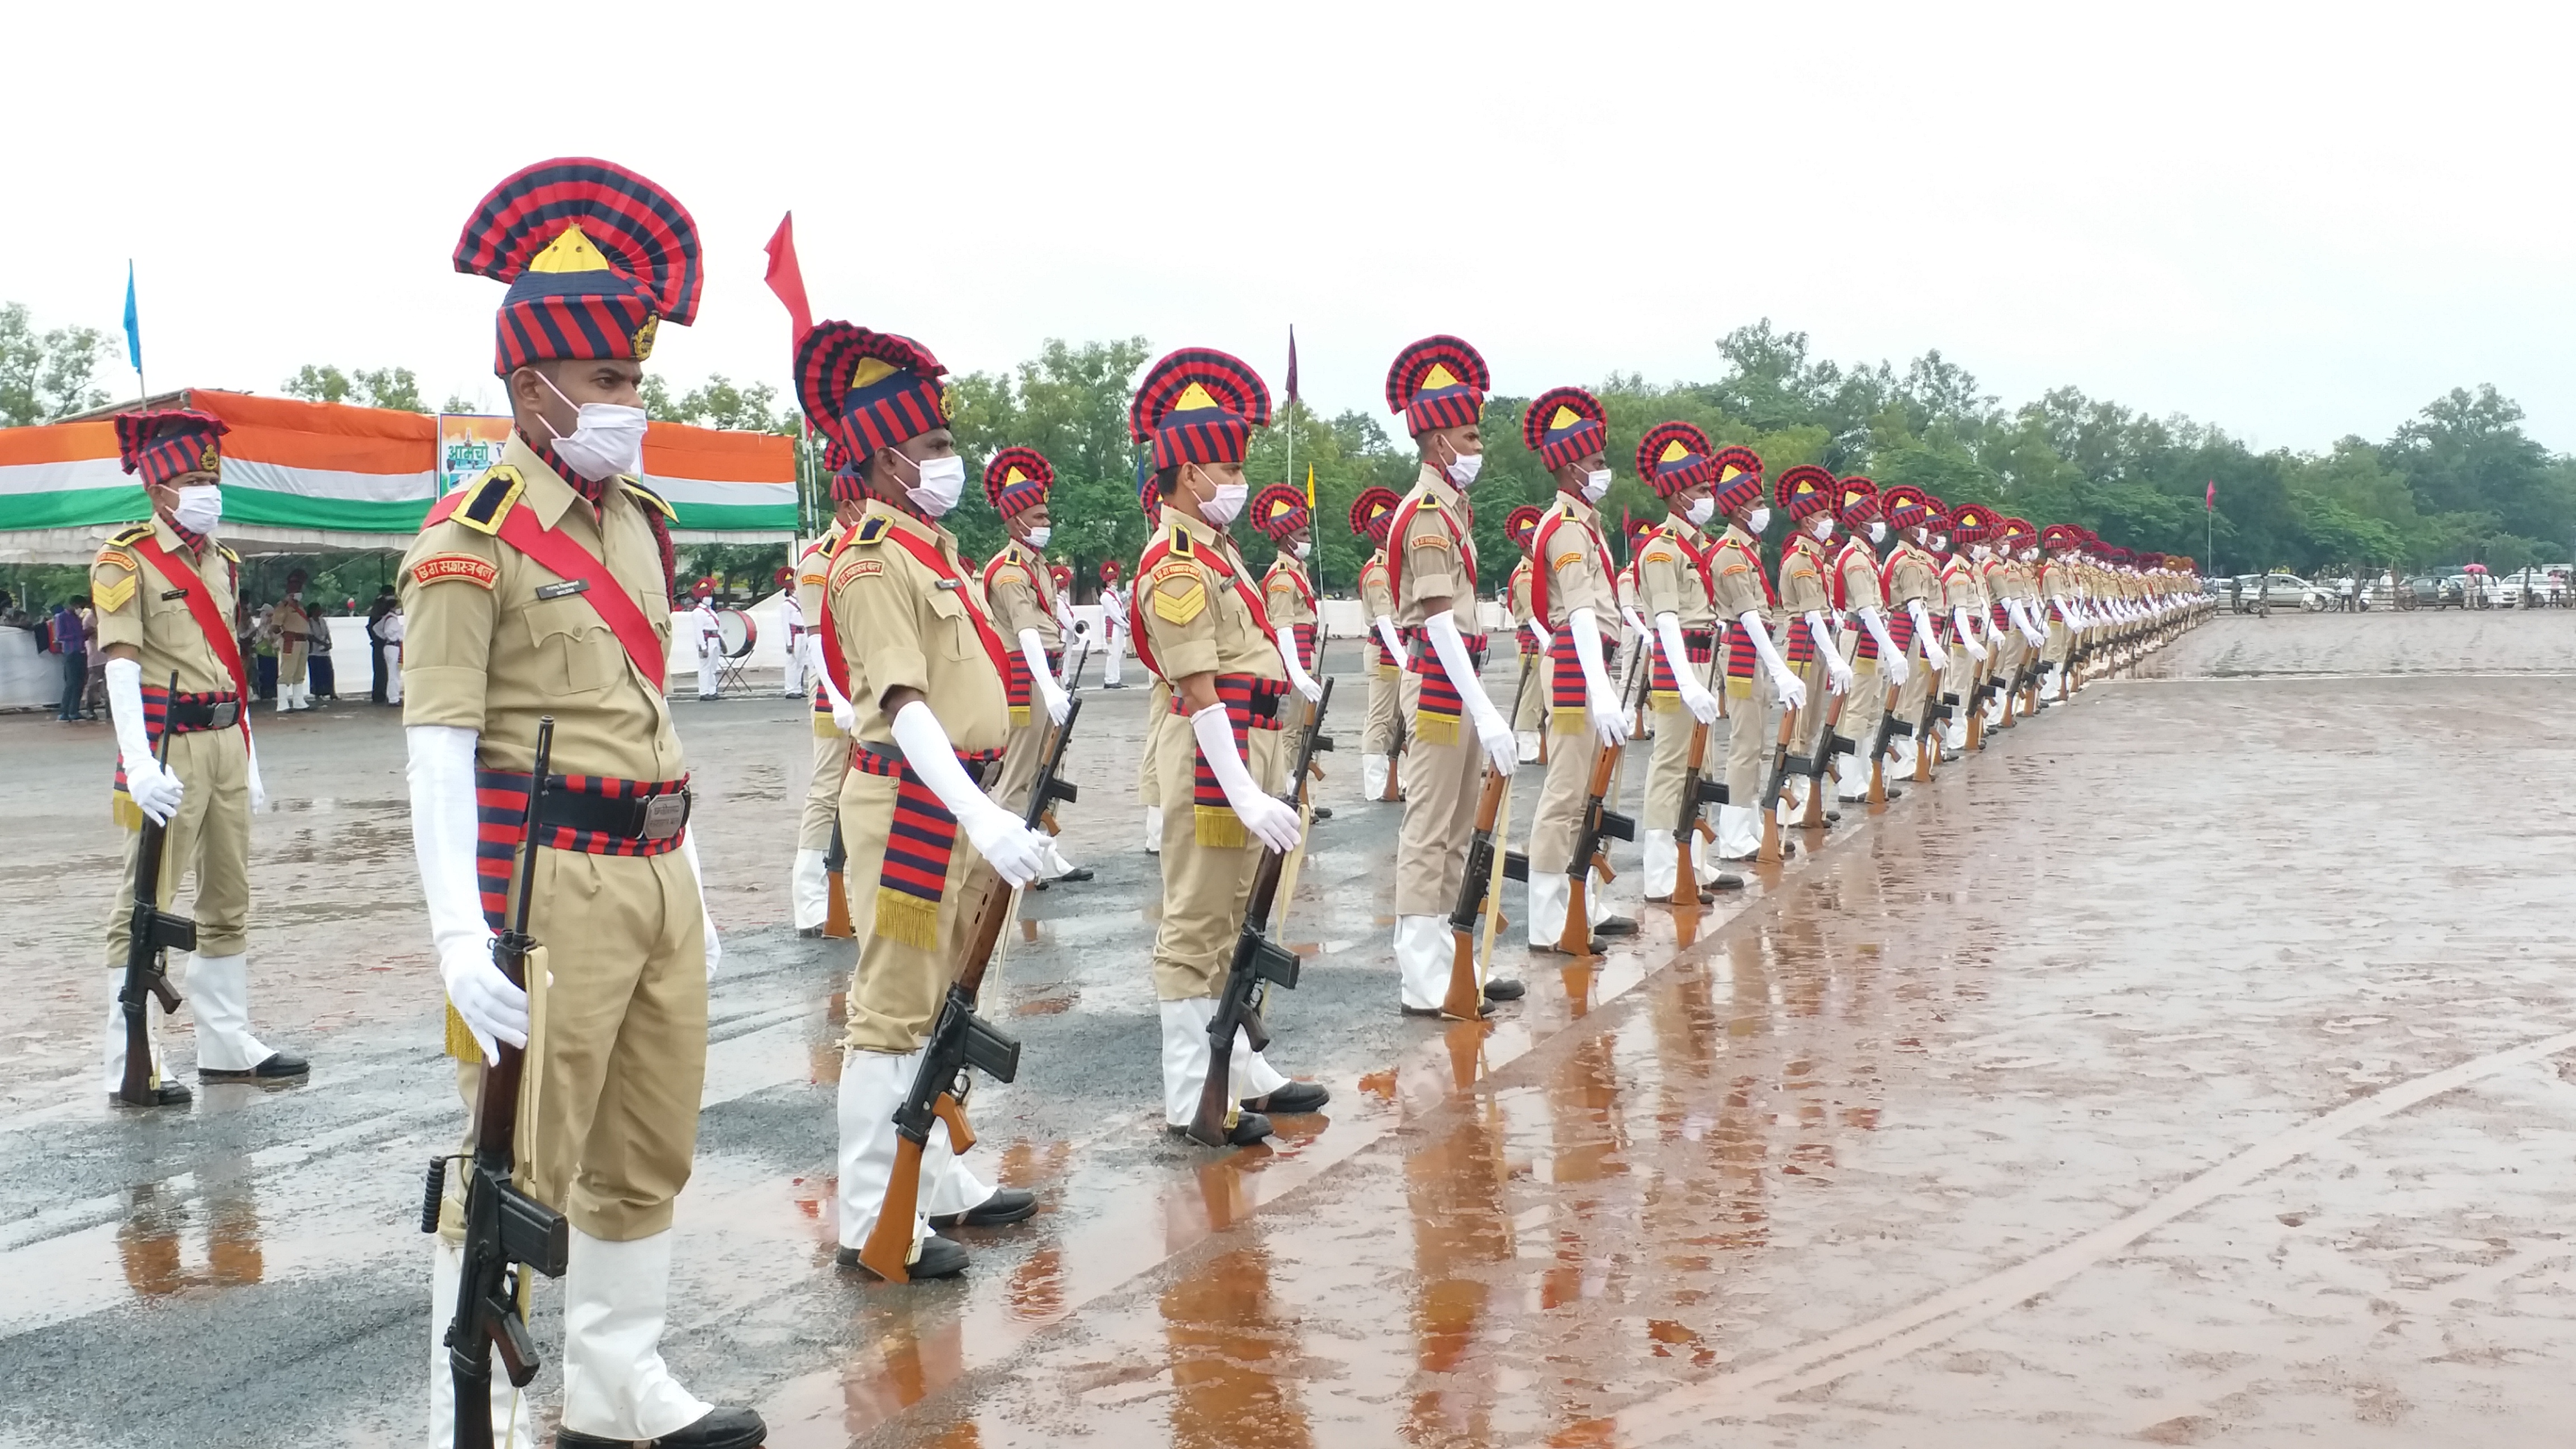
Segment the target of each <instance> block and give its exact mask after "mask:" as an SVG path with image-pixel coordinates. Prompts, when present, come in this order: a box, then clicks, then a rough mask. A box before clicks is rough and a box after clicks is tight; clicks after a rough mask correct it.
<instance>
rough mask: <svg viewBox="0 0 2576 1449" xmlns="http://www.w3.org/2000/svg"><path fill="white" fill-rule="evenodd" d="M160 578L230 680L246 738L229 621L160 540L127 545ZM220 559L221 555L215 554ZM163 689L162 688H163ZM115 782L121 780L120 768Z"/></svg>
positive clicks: (243, 675)
mask: <svg viewBox="0 0 2576 1449" xmlns="http://www.w3.org/2000/svg"><path fill="white" fill-rule="evenodd" d="M128 547H131V548H132V549H133V550H134V551H135V552H136V553H138V554H141V555H142V556H143V558H144V560H145V561H146V562H148V563H150V564H151V565H152V567H154V568H155V569H158V570H160V572H161V575H162V577H164V578H166V579H168V580H170V581H171V582H172V583H174V584H177V585H178V586H179V587H180V588H181V589H183V590H185V591H186V592H187V595H188V616H189V617H190V618H192V619H194V620H196V621H197V632H199V633H201V634H203V635H205V636H206V647H208V648H210V649H212V650H214V651H215V660H216V662H217V663H220V664H221V665H223V666H224V672H225V673H227V674H229V675H231V676H232V677H233V698H234V700H235V701H237V702H238V704H239V706H240V714H241V731H242V738H243V739H244V740H245V741H247V740H248V739H249V738H250V674H249V672H248V671H247V670H245V669H244V668H243V666H242V657H241V642H240V641H239V640H237V639H235V638H233V628H232V621H231V620H229V619H226V618H225V617H224V616H223V611H222V610H220V609H218V608H216V607H215V600H214V596H213V595H211V594H209V593H207V592H206V581H205V580H204V579H202V578H199V577H198V576H197V571H196V570H195V569H194V568H192V567H190V566H189V565H188V563H187V562H186V561H185V560H183V559H181V558H180V557H179V556H178V555H176V554H174V553H171V552H170V551H168V550H167V549H164V548H163V547H161V540H159V539H157V538H154V537H151V536H150V535H148V534H147V535H145V536H144V537H142V538H138V539H136V540H135V541H134V542H133V543H132V544H130V545H128ZM216 557H218V558H220V557H222V555H220V554H218V555H216ZM165 687H166V686H165ZM118 768H119V774H118V778H119V779H120V780H122V779H123V778H124V776H123V767H122V766H121V765H120V766H119V767H118Z"/></svg>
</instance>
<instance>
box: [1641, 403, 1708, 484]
mask: <svg viewBox="0 0 2576 1449" xmlns="http://www.w3.org/2000/svg"><path fill="white" fill-rule="evenodd" d="M1715 451H1716V450H1715V449H1713V448H1711V447H1710V446H1709V441H1708V434H1706V433H1703V432H1701V431H1700V430H1699V426H1698V424H1696V423H1679V422H1675V423H1657V424H1655V425H1654V426H1653V427H1652V428H1649V429H1648V430H1647V431H1646V436H1644V437H1643V438H1640V439H1638V440H1637V476H1638V477H1640V478H1643V479H1645V480H1646V486H1648V487H1650V488H1652V489H1654V490H1655V492H1656V494H1657V495H1658V496H1660V497H1664V498H1670V497H1672V496H1673V495H1674V494H1676V493H1679V492H1681V491H1682V490H1683V489H1685V488H1688V487H1689V486H1691V485H1692V484H1694V483H1705V482H1707V481H1708V480H1709V479H1711V478H1713V477H1715V476H1716V474H1715V473H1714V472H1712V471H1711V470H1710V468H1709V455H1710V454H1711V453H1713V452H1715Z"/></svg>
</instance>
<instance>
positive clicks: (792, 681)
mask: <svg viewBox="0 0 2576 1449" xmlns="http://www.w3.org/2000/svg"><path fill="white" fill-rule="evenodd" d="M804 638H805V636H804V635H802V634H793V633H791V634H789V635H788V636H787V673H786V676H785V677H784V679H783V680H782V681H781V682H780V684H779V686H778V693H779V697H780V698H782V699H802V698H803V697H804V695H805V656H804V655H803V653H801V652H800V651H801V650H802V649H803V647H804Z"/></svg>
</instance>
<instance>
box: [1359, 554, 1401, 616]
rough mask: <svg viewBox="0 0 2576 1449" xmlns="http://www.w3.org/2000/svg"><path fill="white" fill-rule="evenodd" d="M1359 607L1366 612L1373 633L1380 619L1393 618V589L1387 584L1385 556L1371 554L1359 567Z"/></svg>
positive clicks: (1392, 586)
mask: <svg viewBox="0 0 2576 1449" xmlns="http://www.w3.org/2000/svg"><path fill="white" fill-rule="evenodd" d="M1360 606H1361V607H1362V608H1365V609H1367V610H1368V625H1369V628H1370V629H1371V630H1372V631H1374V630H1375V629H1376V628H1377V621H1378V620H1380V619H1392V618H1394V617H1395V587H1394V585H1392V584H1390V583H1388V582H1387V577H1386V555H1385V554H1384V553H1373V554H1370V555H1369V561H1368V562H1367V563H1364V564H1362V565H1360Z"/></svg>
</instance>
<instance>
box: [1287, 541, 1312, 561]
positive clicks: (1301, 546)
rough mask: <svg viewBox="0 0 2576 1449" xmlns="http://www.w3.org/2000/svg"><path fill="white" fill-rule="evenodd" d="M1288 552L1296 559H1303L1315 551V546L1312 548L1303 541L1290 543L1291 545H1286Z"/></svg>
mask: <svg viewBox="0 0 2576 1449" xmlns="http://www.w3.org/2000/svg"><path fill="white" fill-rule="evenodd" d="M1288 551H1289V552H1290V553H1292V554H1295V555H1296V556H1297V557H1298V558H1300V559H1302V558H1304V557H1305V556H1306V555H1308V554H1310V553H1313V552H1314V551H1315V546H1314V545H1313V544H1311V543H1307V542H1305V541H1303V540H1300V541H1298V542H1296V543H1292V544H1290V545H1288Z"/></svg>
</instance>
